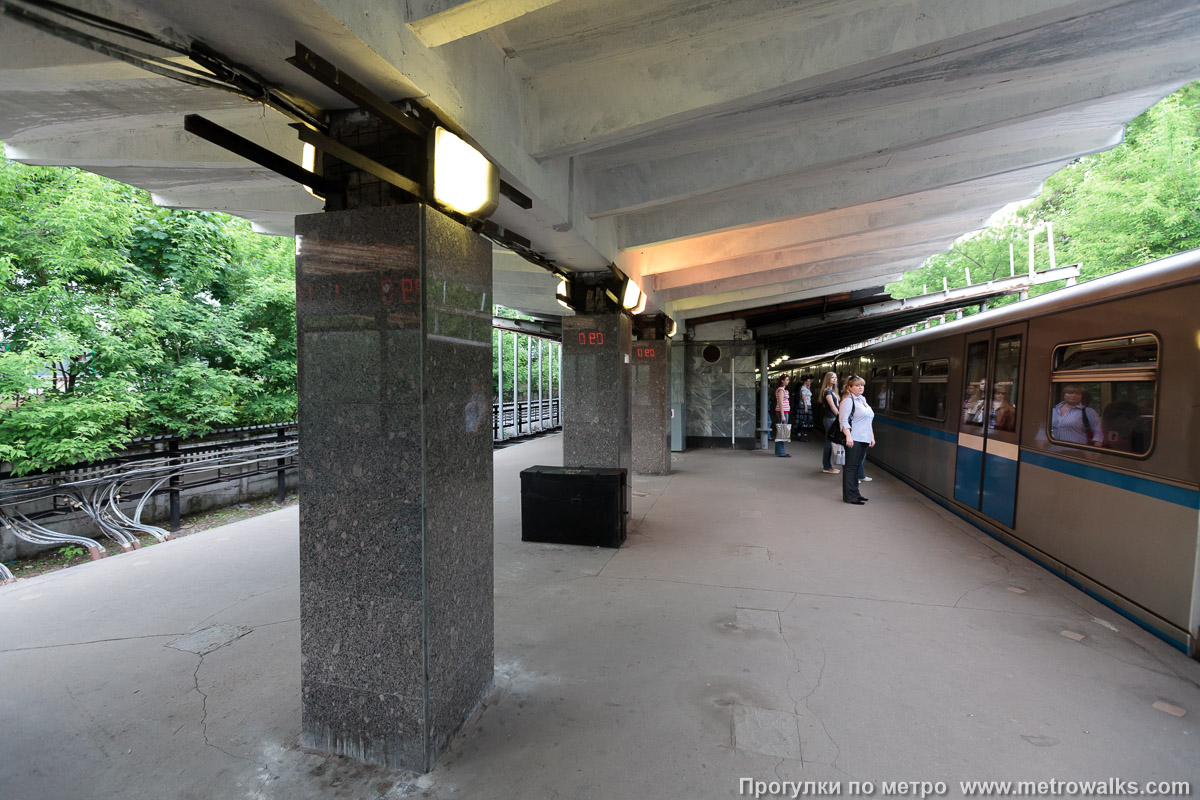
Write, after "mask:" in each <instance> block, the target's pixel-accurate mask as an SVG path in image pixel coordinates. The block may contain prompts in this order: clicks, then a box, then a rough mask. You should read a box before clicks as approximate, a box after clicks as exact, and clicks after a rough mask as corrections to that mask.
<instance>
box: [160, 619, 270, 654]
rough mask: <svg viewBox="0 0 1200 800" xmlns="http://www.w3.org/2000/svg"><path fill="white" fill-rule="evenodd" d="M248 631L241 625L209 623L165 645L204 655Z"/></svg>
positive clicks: (233, 640) (248, 630)
mask: <svg viewBox="0 0 1200 800" xmlns="http://www.w3.org/2000/svg"><path fill="white" fill-rule="evenodd" d="M250 631H251V629H250V628H246V627H243V626H241V625H209V626H208V627H207V628H201V629H200V630H198V631H192V632H191V633H187V634H184V635H183V636H180V637H179V638H178V639H174V640H172V641H171V642H168V643H167V647H174V648H175V649H176V650H186V651H187V652H189V653H195V654H196V655H198V656H204V655H208V654H209V653H211V652H212V651H214V650H218V649H220V648H222V647H224V646H225V645H227V644H230V643H231V642H235V641H237V640H238V639H240V638H242V637H243V636H245V635H246V634H248V633H250Z"/></svg>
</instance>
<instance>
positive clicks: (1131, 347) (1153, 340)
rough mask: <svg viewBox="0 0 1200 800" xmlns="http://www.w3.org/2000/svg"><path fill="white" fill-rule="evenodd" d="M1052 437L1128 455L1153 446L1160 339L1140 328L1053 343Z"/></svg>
mask: <svg viewBox="0 0 1200 800" xmlns="http://www.w3.org/2000/svg"><path fill="white" fill-rule="evenodd" d="M1052 363H1053V364H1054V365H1055V370H1054V372H1053V373H1051V376H1050V381H1051V387H1052V388H1051V397H1050V403H1051V405H1050V424H1049V426H1048V428H1049V434H1050V440H1051V441H1053V442H1056V443H1058V444H1065V445H1069V446H1072V447H1082V448H1089V449H1091V448H1099V449H1103V450H1107V451H1111V452H1116V453H1119V454H1123V455H1130V456H1140V455H1145V454H1146V453H1148V452H1150V447H1151V444H1152V443H1153V440H1154V416H1155V393H1156V388H1157V385H1158V339H1157V337H1155V336H1154V335H1153V334H1140V335H1137V336H1127V337H1121V338H1117V339H1105V340H1101V341H1093V342H1076V343H1073V344H1067V345H1060V346H1059V347H1056V348H1055V349H1054V358H1053V362H1052Z"/></svg>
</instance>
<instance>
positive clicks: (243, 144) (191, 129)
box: [183, 114, 342, 197]
mask: <svg viewBox="0 0 1200 800" xmlns="http://www.w3.org/2000/svg"><path fill="white" fill-rule="evenodd" d="M301 127H303V126H301ZM183 129H184V130H185V131H187V132H188V133H193V134H195V135H196V136H199V137H200V138H201V139H206V140H207V141H210V142H212V143H213V144H215V145H216V146H217V147H221V148H224V149H225V150H228V151H229V152H231V153H234V154H236V155H239V156H241V157H242V158H244V159H246V160H247V161H253V162H254V163H255V164H258V165H259V166H261V167H266V168H267V169H269V170H271V171H272V172H276V173H279V174H280V175H282V176H283V177H285V178H288V179H289V180H293V181H295V182H296V183H299V184H303V185H304V186H307V187H309V188H310V189H312V190H313V191H314V192H316V193H317V194H319V195H321V196H322V197H328V196H329V195H331V194H335V193H337V192H340V191H341V190H342V187H341V185H340V184H338V183H336V182H334V181H331V180H329V179H327V178H323V177H321V176H320V175H318V174H316V173H315V172H309V171H308V170H306V169H305V168H304V167H302V166H300V165H299V164H295V163H293V162H291V161H288V160H287V159H286V158H284V157H283V156H281V155H279V154H278V153H275V152H274V151H271V150H268V149H267V148H265V147H262V146H260V145H257V144H255V143H254V142H252V141H250V140H249V139H246V138H244V137H241V136H238V135H237V134H236V133H234V132H233V131H231V130H229V129H227V128H222V127H221V126H220V125H218V124H216V123H215V122H212V121H210V120H207V119H205V118H204V117H202V116H200V115H199V114H188V115H187V116H186V117H184V118H183ZM306 130H307V129H306Z"/></svg>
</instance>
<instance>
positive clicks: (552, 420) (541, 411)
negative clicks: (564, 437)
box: [492, 397, 562, 442]
mask: <svg viewBox="0 0 1200 800" xmlns="http://www.w3.org/2000/svg"><path fill="white" fill-rule="evenodd" d="M559 427H562V414H561V409H560V405H559V402H558V398H557V397H555V398H549V399H544V400H522V401H519V402H517V403H492V441H494V442H500V441H504V440H506V439H514V438H517V437H519V436H528V435H530V434H533V433H540V432H542V431H548V430H553V429H554V428H559Z"/></svg>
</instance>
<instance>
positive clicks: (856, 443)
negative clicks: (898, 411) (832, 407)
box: [838, 375, 875, 506]
mask: <svg viewBox="0 0 1200 800" xmlns="http://www.w3.org/2000/svg"><path fill="white" fill-rule="evenodd" d="M866 386H867V382H866V381H865V380H863V379H862V378H860V377H858V376H857V375H851V376H850V378H849V379H848V380H847V381H846V394H845V395H843V396H842V403H841V407H840V408H839V410H838V422H839V424H840V425H841V426H842V433H844V434H845V435H846V467H845V470H844V471H843V472H842V502H844V503H850V504H851V505H856V506H861V505H863V504H864V503H866V502H867V498H865V497H863V496H862V494H861V493H860V492H859V491H858V482H859V471H860V470H861V469H862V465H863V462H864V461H866V459H867V448H868V447H874V446H875V431H874V426H873V424H872V423H873V422H874V419H875V412H874V411H873V410H872V409H871V404H870V403H868V402H867V401H866V400H865V399H863V396H862V395H863V390H864V389H866Z"/></svg>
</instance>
